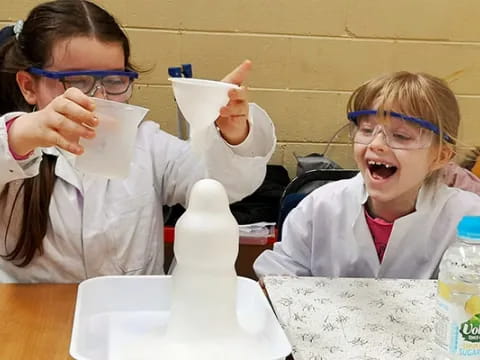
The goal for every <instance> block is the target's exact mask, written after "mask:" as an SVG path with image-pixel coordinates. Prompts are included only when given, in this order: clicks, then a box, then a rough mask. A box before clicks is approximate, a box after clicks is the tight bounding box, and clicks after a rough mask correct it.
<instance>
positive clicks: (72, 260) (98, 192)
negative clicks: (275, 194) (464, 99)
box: [0, 104, 276, 282]
mask: <svg viewBox="0 0 480 360" xmlns="http://www.w3.org/2000/svg"><path fill="white" fill-rule="evenodd" d="M16 115H18V114H7V115H5V116H4V117H3V118H0V193H1V192H2V190H3V189H4V187H5V184H7V183H10V186H9V191H8V194H7V198H6V199H5V197H4V199H3V203H2V202H0V211H1V213H0V236H1V238H0V254H5V253H6V249H5V242H4V239H5V230H6V224H7V222H8V218H9V216H10V213H11V208H12V203H13V199H14V196H15V194H16V190H17V189H18V188H19V186H20V184H21V183H22V180H21V179H24V178H27V177H32V176H35V175H36V174H37V173H38V167H39V164H40V161H41V159H42V153H48V154H53V155H56V156H58V160H57V163H56V168H55V174H56V175H57V177H58V178H57V181H56V184H55V187H54V191H53V194H52V198H51V203H50V208H49V213H50V220H49V223H48V229H47V234H46V236H45V238H44V240H43V249H44V253H43V254H42V255H41V256H35V258H34V259H33V261H32V262H31V263H30V264H29V265H28V266H26V267H24V268H20V267H17V266H15V265H14V264H13V263H12V262H10V261H6V260H4V259H3V258H0V282H78V281H81V280H83V279H86V278H90V277H93V276H99V275H107V274H108V275H115V274H162V273H163V213H162V206H163V205H164V204H166V205H173V204H177V203H180V204H185V203H186V201H187V196H188V195H187V194H188V193H189V191H190V188H191V186H192V185H193V184H194V183H195V182H196V181H197V180H199V179H201V178H204V177H206V176H207V172H208V176H209V177H211V178H214V179H217V180H219V181H220V182H221V183H222V184H223V185H224V186H225V188H226V190H227V193H228V195H229V199H230V201H232V202H233V201H237V200H240V199H241V198H243V197H245V196H246V195H248V194H250V193H252V192H253V191H254V190H255V189H256V188H257V187H258V186H259V185H260V184H261V183H262V181H263V179H264V176H265V171H266V163H267V161H268V160H269V158H270V156H271V154H272V152H273V150H274V147H275V141H276V139H275V135H274V128H273V124H272V122H271V120H270V118H269V117H268V115H267V114H266V113H265V112H264V111H263V110H262V109H261V108H259V107H258V106H256V105H254V104H251V105H250V115H251V116H250V119H249V121H250V133H249V135H248V137H247V139H246V140H245V141H244V142H243V143H242V144H240V145H237V146H229V145H228V144H227V143H226V142H225V141H224V140H223V139H222V138H221V137H220V135H219V134H218V132H217V131H216V129H215V127H214V126H213V125H212V126H211V128H210V130H209V134H208V136H209V139H210V143H209V144H210V145H209V149H208V151H207V154H208V155H207V156H205V157H204V159H203V160H202V159H200V158H199V157H198V156H196V155H195V154H194V153H193V152H192V151H191V149H190V145H189V144H188V143H187V142H185V141H181V140H179V139H178V138H176V137H174V136H172V135H169V134H167V133H165V132H163V131H161V130H160V129H159V127H158V125H157V124H156V123H153V122H150V121H146V122H144V123H142V124H141V125H140V127H139V129H138V135H137V140H136V146H135V152H134V160H133V162H132V165H131V169H130V174H129V176H128V178H126V179H123V180H107V179H106V178H102V177H96V176H92V175H84V174H81V173H79V172H78V171H77V170H75V169H74V168H73V167H72V165H71V163H72V160H71V156H68V155H67V154H68V153H65V152H63V151H61V152H59V151H58V150H57V149H56V148H44V149H37V150H36V151H35V153H34V154H33V155H32V156H30V158H28V159H27V160H22V161H15V160H14V159H13V157H12V156H11V154H10V151H9V150H8V139H7V132H6V129H5V122H6V121H8V120H9V119H10V118H12V117H13V116H16ZM207 169H208V170H207ZM18 204H22V199H20V200H19V201H18V203H17V206H16V208H15V210H16V211H15V214H14V216H13V223H14V224H15V223H18V221H20V219H21V216H20V214H22V208H21V205H20V206H19V205H18ZM18 228H19V227H18V226H14V225H11V228H10V230H9V232H8V238H7V247H8V249H9V250H11V249H12V248H13V244H14V243H15V241H16V239H17V236H18V231H19V229H18ZM198 255H199V256H203V255H202V254H198ZM204 255H205V256H207V254H204Z"/></svg>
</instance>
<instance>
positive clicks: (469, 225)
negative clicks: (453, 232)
mask: <svg viewBox="0 0 480 360" xmlns="http://www.w3.org/2000/svg"><path fill="white" fill-rule="evenodd" d="M457 235H458V237H460V238H463V239H468V240H474V241H479V242H480V216H464V217H463V218H462V220H461V221H460V223H459V224H458V226H457Z"/></svg>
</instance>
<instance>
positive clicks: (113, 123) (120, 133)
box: [75, 98, 149, 179]
mask: <svg viewBox="0 0 480 360" xmlns="http://www.w3.org/2000/svg"><path fill="white" fill-rule="evenodd" d="M94 101H95V111H94V113H95V115H96V116H97V118H98V120H99V124H98V126H97V127H96V129H95V130H96V137H95V138H94V139H84V138H82V139H80V144H81V145H82V146H83V147H84V149H85V152H84V153H83V154H82V155H80V156H77V158H76V159H75V167H76V168H77V169H78V170H80V171H82V172H85V173H90V174H95V175H99V176H104V177H107V178H111V179H114V178H125V177H127V176H128V174H129V172H130V162H131V160H132V156H133V150H134V146H135V138H136V136H137V128H138V125H139V124H140V122H141V121H142V120H143V118H144V117H145V115H146V114H147V112H148V111H149V110H148V109H146V108H143V107H140V106H134V105H130V104H124V103H120V102H116V101H109V100H103V99H97V98H94Z"/></svg>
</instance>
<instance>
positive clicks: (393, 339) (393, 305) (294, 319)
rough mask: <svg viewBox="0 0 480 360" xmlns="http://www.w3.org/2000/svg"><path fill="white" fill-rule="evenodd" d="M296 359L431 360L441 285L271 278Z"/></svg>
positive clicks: (273, 296) (275, 302) (269, 284)
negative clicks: (437, 298)
mask: <svg viewBox="0 0 480 360" xmlns="http://www.w3.org/2000/svg"><path fill="white" fill-rule="evenodd" d="M264 282H265V286H266V289H267V291H268V295H269V297H270V299H271V301H272V304H273V307H274V309H275V312H276V314H277V316H278V319H279V321H280V323H281V325H282V327H283V328H284V330H285V332H286V334H287V336H288V338H289V340H290V342H291V344H292V347H293V352H292V354H293V357H294V358H295V360H337V359H339V360H340V359H341V360H360V359H365V360H388V359H405V360H407V359H408V360H410V359H412V360H432V359H433V348H434V345H433V341H432V340H433V322H434V313H435V296H436V282H435V281H433V280H386V279H385V280H375V279H359V278H348V279H345V278H340V279H329V278H318V277H285V276H268V277H265V279H264Z"/></svg>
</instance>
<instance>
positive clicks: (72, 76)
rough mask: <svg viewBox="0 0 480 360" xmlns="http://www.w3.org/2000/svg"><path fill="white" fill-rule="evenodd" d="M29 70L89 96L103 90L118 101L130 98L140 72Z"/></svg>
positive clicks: (110, 97) (33, 68) (32, 68)
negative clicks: (134, 82)
mask: <svg viewBox="0 0 480 360" xmlns="http://www.w3.org/2000/svg"><path fill="white" fill-rule="evenodd" d="M28 72H30V73H31V74H34V75H38V76H43V77H46V78H49V79H56V80H58V81H60V82H61V83H62V84H63V87H64V89H65V90H67V89H69V88H72V87H74V88H77V89H79V90H80V91H82V92H83V93H84V94H86V95H89V96H94V95H95V93H96V92H97V91H98V90H101V91H104V92H105V93H106V95H107V96H108V99H110V100H116V101H126V100H128V99H129V98H130V96H131V95H132V83H133V81H134V80H135V79H137V78H138V73H136V72H135V71H128V70H127V71H116V70H96V71H90V70H87V71H49V70H43V69H39V68H35V67H31V68H29V69H28Z"/></svg>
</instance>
